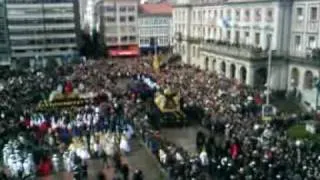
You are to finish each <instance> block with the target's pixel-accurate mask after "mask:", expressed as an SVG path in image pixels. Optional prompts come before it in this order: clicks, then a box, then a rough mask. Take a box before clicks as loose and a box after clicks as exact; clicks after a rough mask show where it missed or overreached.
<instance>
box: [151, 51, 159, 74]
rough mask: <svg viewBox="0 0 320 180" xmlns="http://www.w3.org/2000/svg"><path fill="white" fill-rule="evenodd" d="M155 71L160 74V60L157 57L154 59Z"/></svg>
mask: <svg viewBox="0 0 320 180" xmlns="http://www.w3.org/2000/svg"><path fill="white" fill-rule="evenodd" d="M153 70H154V71H155V72H157V73H159V72H160V59H159V57H158V56H156V55H155V56H154V57H153Z"/></svg>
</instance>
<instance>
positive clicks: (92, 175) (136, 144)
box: [39, 138, 163, 180]
mask: <svg viewBox="0 0 320 180" xmlns="http://www.w3.org/2000/svg"><path fill="white" fill-rule="evenodd" d="M131 148H132V149H131V150H132V152H130V153H129V154H128V155H127V156H124V157H123V158H122V162H123V163H124V164H125V163H126V164H128V165H129V168H130V174H131V175H132V174H133V172H134V170H135V169H140V170H142V172H143V173H144V177H145V179H146V180H162V179H163V178H162V173H161V171H160V167H159V164H158V162H157V160H156V159H155V158H154V157H152V155H151V154H150V152H148V151H147V149H146V148H145V146H144V145H143V144H142V143H141V142H140V141H139V139H138V138H135V139H133V140H132V141H131ZM114 170H115V169H114V168H113V167H110V168H104V167H103V164H102V161H101V160H90V161H89V163H88V180H96V179H97V175H98V173H99V172H101V171H103V172H104V174H105V176H106V177H107V179H112V177H113V175H114ZM72 179H73V178H72V173H67V172H61V173H58V174H56V175H52V176H48V177H42V178H39V180H72Z"/></svg>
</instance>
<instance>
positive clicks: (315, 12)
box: [310, 7, 318, 20]
mask: <svg viewBox="0 0 320 180" xmlns="http://www.w3.org/2000/svg"><path fill="white" fill-rule="evenodd" d="M310 19H311V20H317V19H318V9H317V8H316V7H312V8H311V11H310Z"/></svg>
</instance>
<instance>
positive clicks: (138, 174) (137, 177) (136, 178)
mask: <svg viewBox="0 0 320 180" xmlns="http://www.w3.org/2000/svg"><path fill="white" fill-rule="evenodd" d="M143 179H144V178H143V173H142V171H141V170H139V169H137V170H136V171H135V172H134V174H133V177H132V180H143Z"/></svg>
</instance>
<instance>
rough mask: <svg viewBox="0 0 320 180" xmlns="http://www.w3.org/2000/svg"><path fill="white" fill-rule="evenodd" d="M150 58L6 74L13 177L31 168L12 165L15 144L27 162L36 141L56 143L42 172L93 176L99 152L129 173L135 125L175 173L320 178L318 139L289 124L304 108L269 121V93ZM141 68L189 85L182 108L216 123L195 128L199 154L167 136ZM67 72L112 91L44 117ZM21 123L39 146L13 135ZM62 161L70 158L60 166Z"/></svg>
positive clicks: (162, 81) (76, 82) (84, 90)
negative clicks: (157, 67)
mask: <svg viewBox="0 0 320 180" xmlns="http://www.w3.org/2000/svg"><path fill="white" fill-rule="evenodd" d="M149 64H150V63H148V62H147V61H139V60H123V61H121V60H120V61H96V62H94V61H88V62H84V63H81V64H79V65H76V66H73V67H72V68H71V69H70V68H60V69H58V70H57V71H55V72H54V74H55V76H52V75H51V74H50V75H49V74H47V73H46V72H37V73H31V72H28V73H26V74H24V76H22V75H19V76H10V77H8V78H7V79H5V83H4V84H3V90H2V91H1V92H0V96H1V97H2V99H3V103H2V105H1V137H6V138H2V139H1V140H3V143H2V145H3V147H4V149H5V150H4V152H5V153H4V156H5V157H6V158H4V159H5V160H4V162H5V163H4V165H6V167H8V169H9V170H10V169H11V174H12V176H13V177H14V176H17V175H19V177H21V175H22V174H24V175H25V174H27V175H28V173H29V172H32V171H31V170H29V171H28V173H23V172H21V171H23V170H20V171H19V170H17V169H15V168H10V163H9V164H8V157H10V156H11V155H10V153H11V154H14V152H12V151H14V150H19V149H23V151H25V149H27V150H28V151H26V152H27V153H24V154H26V155H24V156H23V157H24V159H23V161H26V163H28V162H29V163H30V159H31V156H30V155H29V156H28V153H29V152H30V151H31V152H33V156H34V154H35V153H34V152H35V150H34V148H33V147H34V146H37V147H48V148H40V149H41V152H42V153H41V154H43V155H42V156H38V155H37V157H41V158H40V159H39V160H37V161H35V163H34V164H35V169H34V171H35V172H38V175H48V174H50V173H52V171H58V170H57V169H59V170H60V169H63V170H67V171H70V172H73V173H74V174H75V177H76V178H78V179H79V178H80V177H81V176H82V177H85V174H86V173H85V172H86V168H87V167H86V161H87V160H88V159H89V158H95V157H97V158H102V159H104V160H105V162H106V163H107V164H109V162H113V163H112V164H114V166H115V167H117V168H116V169H117V170H118V171H117V172H120V173H119V175H117V177H118V176H119V177H118V178H120V179H121V178H122V179H123V178H124V179H128V175H127V170H123V169H126V168H123V166H124V167H126V166H127V165H121V162H119V156H120V155H119V153H120V152H122V153H123V154H128V153H130V139H131V137H132V135H133V134H134V132H135V131H136V132H137V134H139V135H141V136H142V138H143V140H144V141H145V143H146V144H147V146H148V147H150V149H151V152H152V153H153V154H154V155H155V156H156V157H157V158H158V159H159V161H160V163H161V164H162V167H163V168H164V169H165V170H166V172H167V173H168V175H169V177H170V178H171V179H204V178H206V177H208V176H211V177H212V178H214V179H297V180H299V179H319V178H320V174H319V173H320V169H319V163H320V153H319V152H320V151H319V149H320V148H319V143H316V142H312V141H308V140H299V141H294V140H292V139H290V138H289V137H288V135H287V134H286V128H287V127H288V126H289V125H291V124H292V123H294V122H296V121H300V120H301V117H300V116H289V115H285V116H277V118H276V119H275V120H274V121H272V122H271V123H266V122H263V121H262V120H261V104H262V103H263V99H264V96H263V94H261V93H260V92H259V91H257V90H255V89H253V88H250V87H246V86H243V85H241V83H239V82H236V81H235V80H230V79H226V78H224V77H223V76H220V75H217V74H215V73H213V72H206V71H202V70H200V69H199V68H196V67H193V66H189V65H181V64H173V65H170V66H166V67H165V68H163V69H162V71H161V72H160V73H154V72H153V70H152V68H151V67H150V65H149ZM137 75H138V76H139V77H140V76H141V75H147V76H150V77H152V79H154V80H155V81H156V83H157V85H158V87H160V88H162V89H164V88H166V87H170V88H172V89H174V90H176V91H178V92H180V94H181V97H182V101H181V102H182V104H181V106H182V110H183V111H184V112H185V114H186V115H187V117H188V118H189V119H190V120H196V121H198V122H201V124H202V125H203V126H204V127H206V128H207V132H206V133H204V132H199V133H198V134H195V136H197V142H195V143H196V144H197V147H198V154H192V155H190V154H189V153H188V150H187V149H184V148H183V147H179V146H178V145H175V144H172V143H170V139H169V140H163V139H162V138H161V130H160V135H159V134H157V133H155V131H153V129H154V127H153V126H152V123H150V122H152V120H154V119H153V116H152V113H153V111H152V109H150V101H149V99H148V98H147V99H144V98H142V97H141V96H140V95H141V94H139V93H138V92H132V91H129V90H128V86H127V84H128V81H129V82H131V81H132V80H133V76H137ZM66 81H70V82H72V85H73V91H75V92H78V93H81V94H86V95H88V97H100V98H101V97H103V98H101V99H100V101H98V102H99V103H97V102H94V101H92V103H91V104H89V105H88V106H86V107H81V108H72V109H66V110H59V111H57V110H55V111H46V112H41V113H40V116H39V112H37V111H36V109H35V107H36V104H37V103H38V101H39V100H40V99H42V98H43V97H47V96H49V94H50V92H51V91H52V90H54V89H56V87H58V86H59V84H62V83H64V82H66ZM41 94H43V95H41ZM101 95H102V96H101ZM150 96H151V95H150ZM151 97H152V96H151ZM151 97H150V98H151ZM35 114H37V115H38V116H37V118H35V116H33V115H35ZM17 120H19V123H17ZM8 122H9V123H8ZM13 129H15V130H14V131H13ZM16 132H23V133H21V134H19V135H20V136H24V137H25V139H28V138H26V137H30V136H33V137H35V138H32V139H34V141H32V142H29V143H25V142H24V141H22V142H19V143H20V144H29V145H30V146H31V147H29V146H28V145H23V146H22V147H24V146H26V147H27V148H21V146H20V147H17V145H16V144H19V143H18V142H14V143H13V142H12V141H17V140H18V141H19V138H18V137H19V135H17V133H16ZM12 139H13V140H12ZM20 139H21V138H20ZM44 145H45V146H44ZM13 146H14V147H13ZM50 147H58V148H53V149H52V148H50ZM8 149H11V150H10V152H8V151H9V150H8ZM49 149H50V150H49ZM117 152H119V153H117ZM17 153H18V152H17ZM17 153H16V154H17ZM29 154H30V153H29ZM12 157H13V156H12ZM57 157H60V158H57ZM111 157H113V158H111ZM14 158H15V159H19V158H18V156H17V157H14ZM20 159H22V158H20ZM49 159H50V161H49ZM59 159H60V160H59ZM9 161H11V160H9ZM21 161H22V160H21ZM57 161H61V163H60V164H62V165H57V164H59V163H57ZM47 162H48V163H49V164H50V163H52V164H53V165H52V168H51V170H42V171H41V168H40V167H44V166H41V164H46V163H47ZM63 162H65V163H63ZM69 162H72V163H69ZM11 164H12V163H11ZM22 164H23V163H22ZM31 164H32V163H30V166H31ZM54 164H55V165H54ZM63 164H69V165H70V164H73V165H71V166H68V167H67V166H66V165H63ZM22 166H23V165H22ZM26 166H27V165H26ZM36 167H37V168H36ZM58 167H59V168H58ZM61 167H62V168H61ZM21 169H24V168H21ZM25 169H28V168H25ZM43 171H47V172H45V173H43ZM80 172H81V173H80ZM134 178H136V179H139V178H140V179H141V178H142V173H141V171H139V170H137V173H135V177H134Z"/></svg>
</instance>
